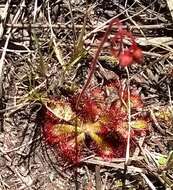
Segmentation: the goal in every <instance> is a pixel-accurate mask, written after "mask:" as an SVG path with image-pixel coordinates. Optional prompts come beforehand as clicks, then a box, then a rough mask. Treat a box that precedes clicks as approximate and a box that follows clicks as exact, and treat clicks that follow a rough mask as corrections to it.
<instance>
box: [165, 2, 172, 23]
mask: <svg viewBox="0 0 173 190" xmlns="http://www.w3.org/2000/svg"><path fill="white" fill-rule="evenodd" d="M166 1H167V4H168V7H169V10H170V13H171V16H172V20H173V1H172V0H166Z"/></svg>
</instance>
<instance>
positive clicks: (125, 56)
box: [119, 51, 133, 67]
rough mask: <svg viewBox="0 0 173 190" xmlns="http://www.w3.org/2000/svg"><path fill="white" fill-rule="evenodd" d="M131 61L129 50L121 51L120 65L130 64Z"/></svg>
mask: <svg viewBox="0 0 173 190" xmlns="http://www.w3.org/2000/svg"><path fill="white" fill-rule="evenodd" d="M132 63H133V57H132V54H131V53H130V52H129V51H124V52H121V53H120V55H119V64H120V65H121V66H122V67H126V66H128V65H131V64H132Z"/></svg>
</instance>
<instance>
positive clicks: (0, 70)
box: [0, 0, 25, 98]
mask: <svg viewBox="0 0 173 190" xmlns="http://www.w3.org/2000/svg"><path fill="white" fill-rule="evenodd" d="M24 6H25V0H23V1H22V2H21V7H20V9H19V10H18V11H17V13H16V15H15V17H14V18H13V20H12V24H15V23H16V22H17V21H18V19H19V18H20V16H21V14H22V10H23V8H24ZM11 35H12V28H10V29H9V30H8V36H7V38H6V42H5V46H4V50H3V52H2V55H1V59H0V98H1V97H2V82H3V67H4V62H5V55H6V51H7V46H8V43H9V40H10V38H11Z"/></svg>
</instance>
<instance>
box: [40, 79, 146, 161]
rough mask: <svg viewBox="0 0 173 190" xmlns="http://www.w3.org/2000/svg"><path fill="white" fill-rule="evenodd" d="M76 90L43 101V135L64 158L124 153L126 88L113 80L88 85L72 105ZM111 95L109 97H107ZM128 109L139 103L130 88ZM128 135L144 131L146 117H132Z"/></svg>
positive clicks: (140, 105)
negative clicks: (82, 94) (84, 92)
mask: <svg viewBox="0 0 173 190" xmlns="http://www.w3.org/2000/svg"><path fill="white" fill-rule="evenodd" d="M77 97H78V94H76V95H73V96H71V97H69V98H68V99H67V100H62V99H58V100H49V101H47V102H46V104H45V108H46V109H45V112H44V126H43V135H44V138H45V140H46V142H47V143H48V144H50V145H53V146H54V148H55V149H56V150H57V153H58V154H59V155H60V156H62V157H63V158H64V159H65V160H68V161H70V162H79V161H80V158H82V157H84V156H85V155H87V154H88V153H89V152H90V153H91V152H92V153H94V154H95V155H98V156H101V157H103V158H113V157H121V156H124V153H125V149H126V140H127V136H128V132H127V131H128V130H127V129H128V124H127V109H126V106H125V105H124V103H123V102H127V101H128V100H127V92H126V90H125V91H123V92H122V90H121V88H120V87H119V85H117V83H116V82H115V81H111V82H109V83H107V84H105V85H104V86H103V87H96V88H94V89H88V91H87V93H86V94H85V95H84V96H83V98H82V99H81V101H80V103H79V106H78V109H76V108H75V105H76V101H77ZM110 97H111V99H110ZM130 101H131V109H132V110H136V109H141V108H142V107H143V104H142V101H141V98H140V96H139V95H137V94H135V93H133V92H131V99H130ZM131 125H132V130H131V137H132V138H133V139H135V137H136V136H138V135H143V134H145V131H146V130H147V129H148V128H147V121H146V120H145V119H144V118H141V117H140V118H137V117H136V118H135V119H134V120H133V121H132V122H131Z"/></svg>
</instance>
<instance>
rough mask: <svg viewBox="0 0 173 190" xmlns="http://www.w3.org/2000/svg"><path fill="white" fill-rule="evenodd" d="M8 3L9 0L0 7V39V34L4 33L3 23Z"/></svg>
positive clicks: (0, 36)
mask: <svg viewBox="0 0 173 190" xmlns="http://www.w3.org/2000/svg"><path fill="white" fill-rule="evenodd" d="M10 3H11V0H8V1H7V2H6V4H5V7H2V8H1V9H0V13H1V22H0V39H1V38H2V35H3V33H4V25H5V23H6V18H7V14H8V9H9V7H10Z"/></svg>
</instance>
